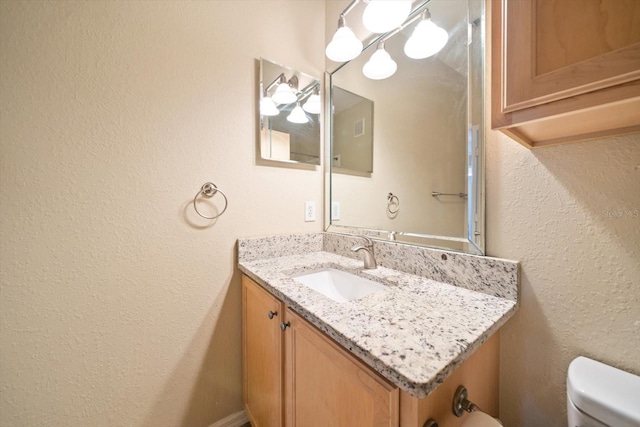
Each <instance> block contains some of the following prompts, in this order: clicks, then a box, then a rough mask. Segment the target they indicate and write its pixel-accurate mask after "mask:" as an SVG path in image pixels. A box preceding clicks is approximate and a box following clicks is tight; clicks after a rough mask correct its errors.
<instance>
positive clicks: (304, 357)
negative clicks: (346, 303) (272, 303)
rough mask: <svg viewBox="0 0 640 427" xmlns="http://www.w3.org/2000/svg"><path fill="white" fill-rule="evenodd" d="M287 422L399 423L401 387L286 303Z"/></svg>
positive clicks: (365, 426) (345, 426) (319, 425)
mask: <svg viewBox="0 0 640 427" xmlns="http://www.w3.org/2000/svg"><path fill="white" fill-rule="evenodd" d="M285 325H287V328H286V330H285V334H284V335H285V352H286V353H285V359H286V364H285V396H286V399H285V400H286V413H285V425H286V426H287V427H326V426H332V427H353V426H358V427H397V426H398V423H399V414H398V405H399V391H398V389H397V388H396V387H394V386H393V385H392V384H390V383H388V382H387V381H386V380H385V379H383V378H382V377H380V376H379V375H378V374H376V373H375V372H373V371H371V370H370V369H369V368H368V367H367V366H366V365H364V364H363V363H362V362H360V361H359V360H357V359H356V358H355V357H353V356H352V355H350V354H349V353H347V352H346V351H345V350H344V349H342V348H341V347H340V346H339V345H338V344H336V343H335V342H333V341H332V340H331V339H329V338H328V337H326V336H325V335H324V334H323V333H322V332H320V331H319V330H317V329H316V328H315V327H313V326H312V325H310V324H309V323H308V322H307V321H305V320H304V319H302V318H301V317H300V316H299V315H297V314H296V313H295V312H293V311H292V310H290V309H289V308H287V309H286V311H285Z"/></svg>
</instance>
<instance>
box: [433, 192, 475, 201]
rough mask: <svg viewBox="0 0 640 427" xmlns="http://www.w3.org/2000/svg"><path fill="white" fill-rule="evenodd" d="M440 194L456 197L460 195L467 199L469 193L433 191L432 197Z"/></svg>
mask: <svg viewBox="0 0 640 427" xmlns="http://www.w3.org/2000/svg"><path fill="white" fill-rule="evenodd" d="M438 196H456V197H460V198H461V199H466V198H467V193H441V192H439V191H432V192H431V197H438Z"/></svg>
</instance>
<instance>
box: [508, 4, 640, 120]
mask: <svg viewBox="0 0 640 427" xmlns="http://www.w3.org/2000/svg"><path fill="white" fill-rule="evenodd" d="M502 5H503V10H502V13H503V19H504V20H503V23H502V25H503V28H502V46H503V55H504V57H503V58H504V67H505V74H504V75H505V81H504V82H503V84H504V87H503V96H504V97H503V99H502V111H503V112H512V111H517V110H521V109H524V108H528V107H533V106H536V105H540V104H543V103H548V102H552V101H557V100H560V99H565V98H568V97H571V96H576V95H580V94H583V93H587V92H592V91H596V90H599V89H604V88H608V87H612V86H615V85H620V84H623V83H627V82H632V81H634V80H637V79H639V78H640V2H639V1H637V0H526V1H522V0H502ZM496 21H498V22H499V20H498V18H496Z"/></svg>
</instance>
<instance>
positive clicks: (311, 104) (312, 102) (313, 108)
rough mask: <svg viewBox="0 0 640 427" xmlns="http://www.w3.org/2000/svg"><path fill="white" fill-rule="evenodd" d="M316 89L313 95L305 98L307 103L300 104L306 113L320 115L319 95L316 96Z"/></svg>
mask: <svg viewBox="0 0 640 427" xmlns="http://www.w3.org/2000/svg"><path fill="white" fill-rule="evenodd" d="M318 92H319V91H318V88H316V89H314V91H313V93H312V94H311V95H310V96H309V98H307V102H305V103H304V104H302V109H303V110H304V111H306V112H307V113H311V114H320V110H321V106H320V95H319V94H318Z"/></svg>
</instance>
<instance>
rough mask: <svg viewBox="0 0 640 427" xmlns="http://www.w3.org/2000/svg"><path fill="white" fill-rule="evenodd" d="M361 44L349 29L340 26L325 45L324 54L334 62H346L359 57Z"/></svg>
mask: <svg viewBox="0 0 640 427" xmlns="http://www.w3.org/2000/svg"><path fill="white" fill-rule="evenodd" d="M360 52H362V42H361V41H360V40H358V38H357V37H356V35H355V34H354V33H353V31H351V28H349V27H346V26H342V27H340V28H338V31H336V33H335V34H334V35H333V38H332V39H331V42H330V43H329V44H328V45H327V48H326V49H325V53H326V55H327V58H329V59H330V60H332V61H335V62H347V61H351V60H352V59H353V58H355V57H357V56H358V55H360Z"/></svg>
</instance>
